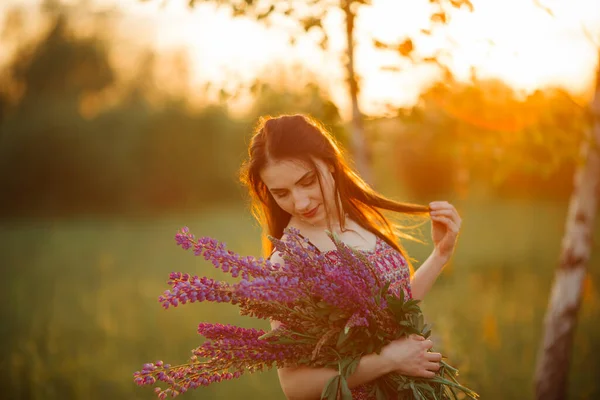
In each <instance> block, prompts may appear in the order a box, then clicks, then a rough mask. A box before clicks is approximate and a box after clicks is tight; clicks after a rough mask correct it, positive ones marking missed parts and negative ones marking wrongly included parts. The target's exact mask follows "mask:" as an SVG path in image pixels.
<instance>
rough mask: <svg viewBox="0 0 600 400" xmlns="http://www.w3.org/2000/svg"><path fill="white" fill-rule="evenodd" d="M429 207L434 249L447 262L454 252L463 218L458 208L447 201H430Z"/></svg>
mask: <svg viewBox="0 0 600 400" xmlns="http://www.w3.org/2000/svg"><path fill="white" fill-rule="evenodd" d="M429 209H430V211H429V214H430V215H431V237H432V239H433V244H434V246H435V249H434V251H435V252H436V253H437V255H438V256H439V257H440V259H442V260H444V262H447V261H448V260H450V257H451V256H452V253H454V247H455V246H456V240H457V239H458V233H459V231H460V225H461V222H462V220H461V218H460V216H459V215H458V211H456V208H454V206H453V205H452V204H450V203H448V202H447V201H434V202H432V203H429Z"/></svg>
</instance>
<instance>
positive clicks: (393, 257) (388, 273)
mask: <svg viewBox="0 0 600 400" xmlns="http://www.w3.org/2000/svg"><path fill="white" fill-rule="evenodd" d="M361 252H362V253H363V254H364V255H365V256H366V257H367V258H368V259H369V261H370V262H371V263H372V264H373V265H375V266H376V267H377V268H378V270H379V273H380V274H381V275H380V278H381V279H384V280H389V281H391V284H390V289H389V290H390V292H392V293H393V294H394V295H396V296H399V295H400V290H403V291H404V299H405V300H406V299H412V291H411V288H410V270H409V267H408V264H407V262H406V259H405V258H404V257H403V256H402V254H400V253H399V252H398V251H397V250H396V249H394V248H393V247H392V246H390V245H389V244H387V242H385V241H384V240H383V239H381V238H380V237H379V236H377V242H376V244H375V249H373V250H362V251H361ZM324 254H325V256H326V257H329V258H330V259H331V260H332V261H337V260H339V258H340V257H339V254H338V253H337V250H330V251H327V252H324ZM352 397H353V398H354V400H371V399H374V397H369V389H368V387H367V385H361V386H358V387H356V388H354V389H352Z"/></svg>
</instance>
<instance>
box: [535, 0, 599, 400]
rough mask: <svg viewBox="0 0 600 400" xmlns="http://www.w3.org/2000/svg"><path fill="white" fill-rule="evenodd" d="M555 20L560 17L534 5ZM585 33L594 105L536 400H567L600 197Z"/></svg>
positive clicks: (549, 313)
mask: <svg viewBox="0 0 600 400" xmlns="http://www.w3.org/2000/svg"><path fill="white" fill-rule="evenodd" d="M534 2H535V4H536V5H537V6H538V7H540V9H542V10H543V11H544V12H546V13H547V14H548V15H549V16H550V17H551V18H556V13H555V12H554V11H553V10H552V9H550V8H548V7H545V6H544V5H543V4H541V3H540V2H539V1H538V0H534ZM581 30H582V33H583V34H584V35H585V36H586V37H587V39H588V41H589V42H590V43H591V44H592V45H593V46H594V47H595V49H596V51H597V55H598V56H597V64H596V76H595V90H594V96H593V99H592V102H591V104H590V113H591V124H590V127H589V129H588V130H587V132H586V133H587V135H586V138H585V140H583V141H582V143H581V150H580V152H581V163H580V164H579V165H578V168H577V170H576V172H575V175H574V178H573V183H574V187H573V191H572V193H571V198H570V201H569V208H568V211H567V220H566V224H565V233H564V236H563V240H562V245H561V252H560V258H559V263H558V268H557V270H556V273H555V276H554V282H553V285H552V290H551V293H550V299H549V302H548V308H547V310H546V315H545V318H544V336H543V339H542V344H541V346H540V348H539V350H538V359H537V364H536V368H535V376H534V385H535V396H536V399H544V400H546V399H550V400H558V399H564V398H566V397H567V376H568V372H569V366H570V360H571V348H572V345H573V336H574V333H575V325H576V322H577V314H578V312H579V308H580V305H581V296H582V289H583V283H584V279H585V277H586V275H587V264H588V262H589V260H590V257H591V252H592V234H593V231H594V222H595V219H596V213H597V207H598V197H599V196H600V43H598V41H597V40H594V38H593V36H592V34H591V32H590V31H589V30H588V29H587V28H586V27H585V26H584V24H581Z"/></svg>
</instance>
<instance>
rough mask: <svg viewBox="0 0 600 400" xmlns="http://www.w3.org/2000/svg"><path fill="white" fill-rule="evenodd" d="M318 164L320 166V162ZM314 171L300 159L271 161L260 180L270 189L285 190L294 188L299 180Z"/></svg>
mask: <svg viewBox="0 0 600 400" xmlns="http://www.w3.org/2000/svg"><path fill="white" fill-rule="evenodd" d="M316 163H317V166H319V162H318V161H316ZM312 169H313V168H312V166H311V165H310V164H309V163H307V162H306V161H303V160H298V159H284V160H277V161H269V162H268V163H267V165H265V167H264V168H263V169H262V170H261V171H260V178H261V179H262V181H263V182H264V184H265V185H266V186H267V187H268V188H269V189H272V188H278V189H283V188H288V187H292V186H294V184H295V183H296V182H297V181H298V179H300V178H302V176H304V175H305V174H306V173H307V172H309V171H311V170H312Z"/></svg>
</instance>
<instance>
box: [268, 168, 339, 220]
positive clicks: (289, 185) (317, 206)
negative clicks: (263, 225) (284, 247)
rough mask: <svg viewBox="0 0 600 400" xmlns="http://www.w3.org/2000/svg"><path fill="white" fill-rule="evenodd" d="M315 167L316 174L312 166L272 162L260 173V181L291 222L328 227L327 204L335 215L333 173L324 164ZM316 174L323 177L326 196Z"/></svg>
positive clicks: (322, 182)
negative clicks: (294, 219) (290, 218)
mask: <svg viewBox="0 0 600 400" xmlns="http://www.w3.org/2000/svg"><path fill="white" fill-rule="evenodd" d="M315 164H316V166H317V169H316V170H315V169H314V168H313V166H312V165H310V164H308V163H306V162H304V161H301V160H296V159H285V160H280V161H269V162H268V163H267V165H266V166H265V167H264V168H263V169H262V171H261V172H260V177H261V179H262V181H263V183H264V184H265V185H266V186H267V188H268V189H269V191H270V192H271V194H272V195H273V198H274V199H275V201H276V202H277V204H278V205H279V207H281V208H282V209H283V210H284V211H285V212H287V213H288V214H290V215H291V216H292V218H297V219H299V220H301V221H303V222H305V223H308V224H310V225H313V226H323V227H326V226H327V214H326V211H325V204H327V208H328V210H329V212H330V213H332V214H334V215H335V213H334V210H335V197H334V196H335V194H334V180H333V175H332V174H331V172H332V170H333V169H332V168H329V167H328V166H327V164H326V163H325V162H323V161H321V160H315ZM317 174H321V184H322V185H323V194H321V189H320V187H319V181H318V178H317ZM323 195H324V196H323Z"/></svg>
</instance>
